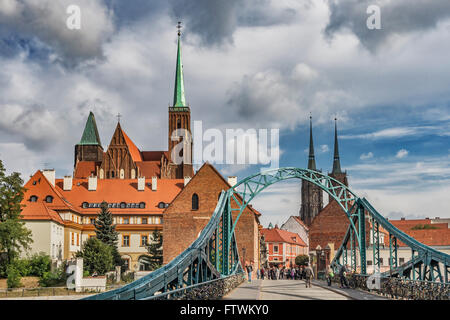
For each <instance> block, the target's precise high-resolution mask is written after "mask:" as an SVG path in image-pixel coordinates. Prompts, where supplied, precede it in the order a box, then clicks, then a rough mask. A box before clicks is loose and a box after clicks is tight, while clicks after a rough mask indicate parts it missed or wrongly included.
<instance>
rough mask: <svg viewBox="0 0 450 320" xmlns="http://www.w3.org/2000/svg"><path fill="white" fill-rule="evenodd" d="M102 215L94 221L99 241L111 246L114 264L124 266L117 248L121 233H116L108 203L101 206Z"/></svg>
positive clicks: (104, 202)
mask: <svg viewBox="0 0 450 320" xmlns="http://www.w3.org/2000/svg"><path fill="white" fill-rule="evenodd" d="M100 208H101V209H100V213H99V215H98V217H97V219H95V221H94V227H95V234H96V236H97V239H99V240H100V241H102V242H103V243H105V244H107V245H109V246H111V248H112V254H113V257H114V264H115V265H119V266H122V265H123V260H122V258H121V257H120V253H119V250H118V248H117V241H118V239H119V233H118V232H117V231H116V225H114V224H113V217H112V214H111V212H110V211H109V208H108V203H107V202H106V201H103V202H102V203H101V204H100Z"/></svg>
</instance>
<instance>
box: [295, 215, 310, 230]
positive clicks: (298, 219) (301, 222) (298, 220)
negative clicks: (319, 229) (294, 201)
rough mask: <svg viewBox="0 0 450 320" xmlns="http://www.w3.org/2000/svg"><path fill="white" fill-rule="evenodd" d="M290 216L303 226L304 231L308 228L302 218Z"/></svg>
mask: <svg viewBox="0 0 450 320" xmlns="http://www.w3.org/2000/svg"><path fill="white" fill-rule="evenodd" d="M291 217H292V218H294V220H295V221H296V222H298V224H300V225H301V226H302V227H303V228H305V229H306V231H308V230H309V228H308V226H307V225H306V224H305V223H304V222H303V221H302V219H300V217H299V216H291Z"/></svg>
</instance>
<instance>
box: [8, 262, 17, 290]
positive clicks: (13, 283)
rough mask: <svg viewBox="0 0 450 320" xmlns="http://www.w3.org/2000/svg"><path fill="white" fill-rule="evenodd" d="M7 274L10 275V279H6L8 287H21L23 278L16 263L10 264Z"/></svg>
mask: <svg viewBox="0 0 450 320" xmlns="http://www.w3.org/2000/svg"><path fill="white" fill-rule="evenodd" d="M6 274H7V276H8V279H7V280H6V283H7V285H8V288H18V287H20V279H21V276H20V271H19V270H18V269H17V267H16V266H15V265H12V264H10V265H9V266H8V267H7V268H6Z"/></svg>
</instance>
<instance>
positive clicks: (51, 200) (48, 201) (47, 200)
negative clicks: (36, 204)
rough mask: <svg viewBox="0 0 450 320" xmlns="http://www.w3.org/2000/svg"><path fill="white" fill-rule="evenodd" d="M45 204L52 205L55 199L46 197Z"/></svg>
mask: <svg viewBox="0 0 450 320" xmlns="http://www.w3.org/2000/svg"><path fill="white" fill-rule="evenodd" d="M45 202H47V203H52V202H53V197H52V196H46V197H45Z"/></svg>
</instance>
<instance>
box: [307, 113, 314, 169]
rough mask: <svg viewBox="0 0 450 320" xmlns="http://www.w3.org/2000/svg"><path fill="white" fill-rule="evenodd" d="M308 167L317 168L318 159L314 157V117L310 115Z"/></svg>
mask: <svg viewBox="0 0 450 320" xmlns="http://www.w3.org/2000/svg"><path fill="white" fill-rule="evenodd" d="M308 169H311V170H316V160H315V157H314V142H313V134H312V117H311V116H310V117H309V157H308Z"/></svg>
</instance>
